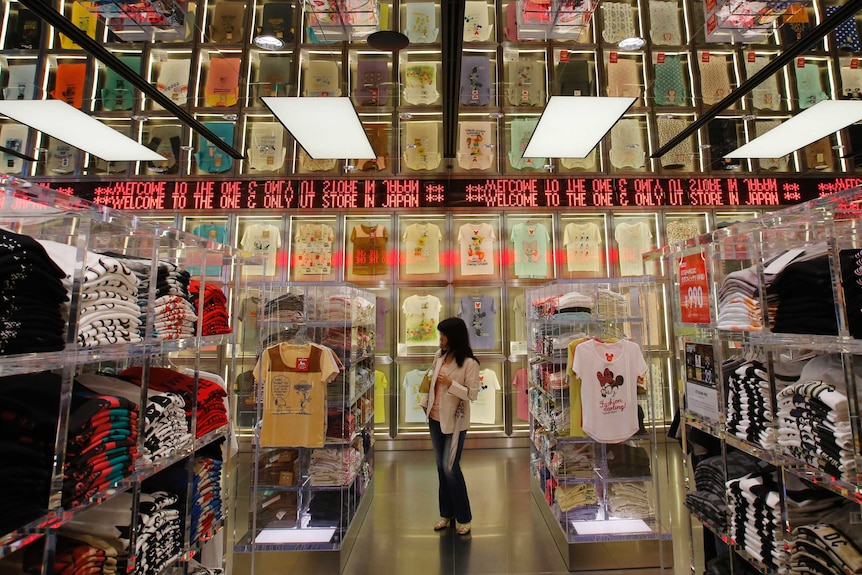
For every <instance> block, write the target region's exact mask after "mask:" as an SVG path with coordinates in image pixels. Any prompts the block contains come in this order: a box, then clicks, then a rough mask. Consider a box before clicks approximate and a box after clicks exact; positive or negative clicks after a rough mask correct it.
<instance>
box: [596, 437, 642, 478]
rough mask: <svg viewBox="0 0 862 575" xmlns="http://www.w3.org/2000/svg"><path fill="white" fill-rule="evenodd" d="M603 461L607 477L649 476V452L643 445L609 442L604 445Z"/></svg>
mask: <svg viewBox="0 0 862 575" xmlns="http://www.w3.org/2000/svg"><path fill="white" fill-rule="evenodd" d="M605 449H606V450H607V451H606V453H605V461H606V463H607V466H608V477H649V476H650V475H652V472H651V471H650V469H651V466H650V458H649V452H648V451H647V450H646V449H644V448H643V447H639V446H637V445H629V444H627V443H617V444H609V445H606V446H605Z"/></svg>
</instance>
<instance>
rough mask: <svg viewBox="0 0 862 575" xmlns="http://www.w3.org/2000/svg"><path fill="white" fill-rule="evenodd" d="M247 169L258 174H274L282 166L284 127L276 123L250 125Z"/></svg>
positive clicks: (284, 149)
mask: <svg viewBox="0 0 862 575" xmlns="http://www.w3.org/2000/svg"><path fill="white" fill-rule="evenodd" d="M249 140H250V147H249V148H248V167H249V168H250V169H252V170H256V171H258V172H275V171H278V170H280V169H281V167H282V166H283V165H284V157H285V152H286V151H287V149H286V148H285V146H284V126H282V125H281V124H280V123H278V122H255V123H254V124H252V125H251V137H250V138H249Z"/></svg>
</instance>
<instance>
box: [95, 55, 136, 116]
mask: <svg viewBox="0 0 862 575" xmlns="http://www.w3.org/2000/svg"><path fill="white" fill-rule="evenodd" d="M119 58H120V61H121V62H122V63H123V64H125V65H126V66H128V67H129V68H131V69H132V70H133V71H134V72H135V73H138V72H139V71H140V69H141V58H140V56H120V57H119ZM101 95H102V109H104V110H131V109H132V106H134V104H135V91H134V88H133V87H132V85H131V84H129V83H128V82H127V81H126V79H125V78H123V77H122V76H120V75H119V74H117V73H116V72H114V70H113V69H111V68H107V69H106V70H105V84H104V87H103V88H102V92H101Z"/></svg>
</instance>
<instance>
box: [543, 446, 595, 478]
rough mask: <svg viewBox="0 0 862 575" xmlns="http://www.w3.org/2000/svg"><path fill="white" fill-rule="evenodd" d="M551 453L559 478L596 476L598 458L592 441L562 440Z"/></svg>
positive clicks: (553, 467) (555, 473)
mask: <svg viewBox="0 0 862 575" xmlns="http://www.w3.org/2000/svg"><path fill="white" fill-rule="evenodd" d="M551 454H552V455H551V467H552V469H553V472H554V475H555V476H556V477H557V478H558V479H587V478H590V477H594V476H595V473H596V472H595V467H596V459H595V455H594V454H593V444H592V443H574V442H560V443H558V444H557V448H556V449H555V450H554V451H552V452H551Z"/></svg>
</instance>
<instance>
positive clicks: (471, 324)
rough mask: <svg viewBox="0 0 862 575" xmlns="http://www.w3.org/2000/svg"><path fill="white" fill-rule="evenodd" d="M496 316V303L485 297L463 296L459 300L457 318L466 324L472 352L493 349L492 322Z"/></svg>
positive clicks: (492, 299) (489, 297)
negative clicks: (459, 305)
mask: <svg viewBox="0 0 862 575" xmlns="http://www.w3.org/2000/svg"><path fill="white" fill-rule="evenodd" d="M496 316H497V302H495V301H494V298H492V297H491V296H487V295H465V296H464V297H462V298H461V307H460V309H459V311H458V317H460V318H461V319H463V320H464V323H466V324H467V332H468V333H469V334H470V346H471V347H472V348H473V349H474V350H488V349H495V348H496V347H497V346H496V341H495V339H494V322H495V321H496Z"/></svg>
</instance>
